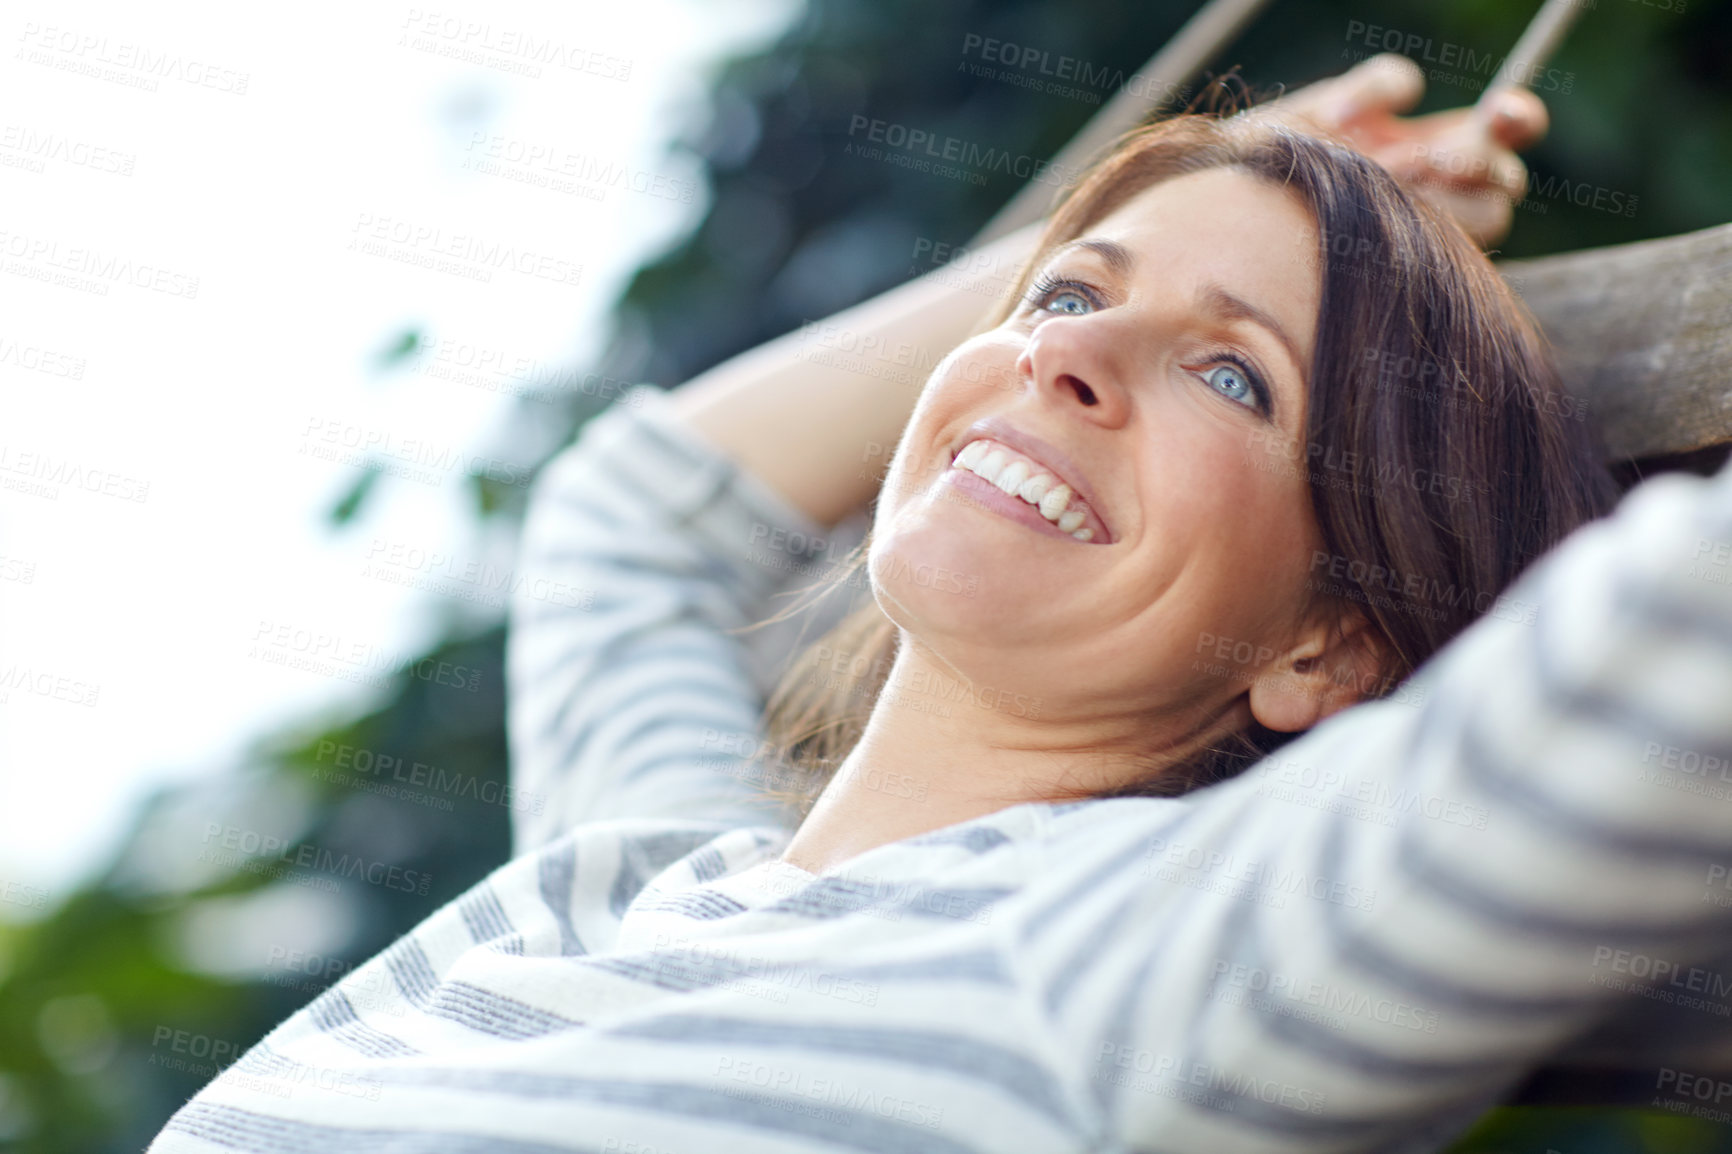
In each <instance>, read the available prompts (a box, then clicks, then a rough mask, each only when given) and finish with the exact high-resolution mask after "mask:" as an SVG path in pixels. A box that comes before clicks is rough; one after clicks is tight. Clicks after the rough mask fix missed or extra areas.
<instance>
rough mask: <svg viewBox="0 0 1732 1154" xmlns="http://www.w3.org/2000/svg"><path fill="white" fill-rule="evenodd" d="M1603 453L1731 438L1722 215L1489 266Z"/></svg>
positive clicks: (1730, 275) (1727, 269) (1728, 238)
mask: <svg viewBox="0 0 1732 1154" xmlns="http://www.w3.org/2000/svg"><path fill="white" fill-rule="evenodd" d="M1498 271H1499V272H1501V273H1503V274H1504V277H1505V279H1507V280H1508V281H1509V282H1510V284H1511V286H1512V287H1514V288H1515V289H1516V291H1517V292H1518V293H1520V294H1521V296H1522V298H1523V299H1524V300H1525V301H1526V302H1527V304H1528V307H1529V308H1530V309H1532V310H1533V313H1534V316H1535V317H1536V318H1538V320H1539V322H1540V325H1541V327H1542V328H1544V329H1545V332H1546V336H1547V337H1548V338H1550V340H1551V342H1552V345H1553V347H1554V349H1555V351H1556V355H1557V360H1558V367H1559V370H1560V371H1561V372H1562V373H1563V378H1564V387H1565V388H1566V389H1568V390H1569V391H1570V393H1572V394H1573V395H1575V396H1577V397H1579V398H1582V399H1584V400H1586V402H1587V407H1588V418H1589V420H1591V421H1595V422H1597V423H1598V424H1599V426H1600V428H1601V429H1602V430H1603V432H1604V435H1605V444H1606V450H1607V453H1608V456H1609V458H1610V459H1611V460H1614V461H1617V460H1627V459H1633V458H1650V457H1658V456H1663V455H1668V454H1674V453H1683V452H1688V451H1690V450H1693V449H1699V448H1702V447H1704V446H1708V445H1714V444H1718V443H1721V442H1726V441H1732V224H1728V225H1721V226H1720V227H1718V228H1710V229H1704V230H1703V231H1701V232H1693V233H1686V234H1684V235H1683V236H1673V237H1667V238H1665V239H1663V240H1650V241H1642V242H1640V243H1638V244H1625V245H1616V246H1614V247H1611V248H1599V249H1586V250H1584V251H1582V252H1572V253H1565V254H1563V255H1560V256H1550V257H1544V258H1541V259H1538V260H1526V261H1504V262H1501V263H1500V264H1499V265H1498Z"/></svg>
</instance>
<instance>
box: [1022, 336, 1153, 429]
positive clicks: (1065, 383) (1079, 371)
mask: <svg viewBox="0 0 1732 1154" xmlns="http://www.w3.org/2000/svg"><path fill="white" fill-rule="evenodd" d="M1110 316H1111V312H1110V310H1107V311H1102V312H1099V313H1089V314H1087V315H1085V316H1077V317H1052V318H1050V319H1048V320H1044V321H1042V322H1041V323H1040V324H1039V325H1038V326H1036V328H1035V330H1034V332H1033V333H1031V334H1030V335H1029V338H1028V343H1027V344H1026V345H1024V346H1023V350H1022V353H1021V354H1020V355H1019V356H1018V357H1017V358H1016V371H1017V375H1018V379H1019V380H1022V381H1025V382H1031V383H1032V387H1033V389H1034V391H1035V392H1037V393H1039V394H1041V396H1042V397H1043V398H1046V399H1049V400H1052V401H1056V402H1058V403H1060V404H1066V405H1073V406H1076V407H1077V411H1078V412H1079V413H1080V414H1081V415H1083V416H1086V417H1088V418H1089V419H1090V420H1093V421H1097V422H1099V423H1100V424H1102V425H1106V426H1109V427H1116V426H1118V425H1122V424H1123V423H1124V422H1125V421H1126V420H1127V419H1128V417H1129V415H1130V398H1129V396H1128V395H1127V393H1126V391H1125V386H1124V381H1123V378H1122V376H1121V375H1120V372H1119V370H1118V367H1117V366H1116V365H1115V364H1114V363H1113V360H1112V356H1111V353H1110V351H1109V350H1110V349H1111V347H1112V346H1111V342H1110V341H1109V340H1108V335H1109V334H1108V333H1107V332H1106V322H1107V320H1108V319H1109V318H1110Z"/></svg>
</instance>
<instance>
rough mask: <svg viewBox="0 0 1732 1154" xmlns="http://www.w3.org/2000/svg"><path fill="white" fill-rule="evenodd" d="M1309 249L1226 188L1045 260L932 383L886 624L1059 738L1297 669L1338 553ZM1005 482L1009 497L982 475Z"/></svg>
mask: <svg viewBox="0 0 1732 1154" xmlns="http://www.w3.org/2000/svg"><path fill="white" fill-rule="evenodd" d="M1317 243H1318V234H1317V227H1316V225H1315V223H1314V222H1313V221H1312V219H1311V217H1310V214H1309V213H1308V211H1307V210H1306V209H1305V207H1304V205H1303V204H1302V203H1301V202H1300V201H1299V199H1298V198H1297V197H1296V196H1295V195H1293V194H1291V193H1289V192H1286V191H1284V190H1282V189H1280V188H1277V187H1275V186H1273V185H1271V184H1268V183H1266V182H1264V181H1262V180H1259V179H1257V178H1254V177H1252V176H1250V175H1249V174H1247V173H1245V172H1244V171H1242V170H1238V169H1213V170H1208V171H1205V172H1200V173H1194V174H1190V175H1186V176H1181V177H1175V178H1173V179H1170V180H1167V181H1164V182H1162V183H1160V184H1157V185H1155V186H1152V187H1150V188H1148V189H1145V190H1143V191H1142V192H1141V193H1139V194H1137V195H1136V196H1135V197H1134V198H1133V199H1131V200H1130V201H1128V202H1127V203H1126V204H1124V205H1123V206H1122V207H1120V208H1119V209H1118V210H1116V211H1115V212H1113V213H1112V214H1111V215H1110V216H1108V217H1106V218H1104V219H1103V220H1101V221H1099V222H1097V223H1096V224H1095V225H1094V226H1092V227H1091V228H1089V229H1087V230H1086V231H1085V233H1084V235H1083V236H1082V237H1080V238H1078V241H1073V242H1071V243H1070V244H1068V245H1061V246H1059V247H1058V249H1057V250H1056V251H1055V253H1054V254H1052V255H1050V256H1048V257H1046V258H1045V259H1044V260H1043V261H1042V262H1041V264H1040V266H1039V267H1038V268H1037V269H1036V274H1035V277H1034V279H1033V281H1032V285H1033V287H1032V288H1031V290H1030V295H1029V297H1027V298H1025V299H1024V300H1023V301H1021V302H1019V303H1018V304H1017V306H1016V308H1015V310H1014V311H1013V312H1012V314H1011V316H1010V317H1009V319H1007V320H1006V321H1005V322H1004V323H1003V324H1002V325H1000V326H998V327H997V328H995V329H992V330H991V331H989V332H986V333H983V334H981V335H980V336H977V337H974V338H972V339H970V340H968V341H967V342H965V343H964V344H962V345H961V346H959V347H958V348H957V349H956V350H955V351H954V352H953V353H952V354H951V355H950V356H948V357H947V358H945V359H944V361H943V362H941V363H940V364H939V365H938V366H937V367H936V368H935V369H934V370H933V373H932V375H931V378H930V379H929V380H928V381H927V384H926V387H925V390H924V391H923V392H922V394H921V397H920V400H919V403H918V404H917V406H916V408H915V411H914V414H913V416H912V418H911V420H910V423H909V426H908V428H907V430H906V432H905V434H904V437H903V440H902V442H901V444H900V445H899V447H898V450H897V454H896V457H895V460H894V462H893V464H892V466H891V470H890V473H889V475H888V476H887V478H886V481H885V486H884V492H883V496H882V497H881V499H880V502H879V505H878V507H877V511H876V517H875V525H874V539H873V547H872V551H871V556H870V571H871V575H872V580H873V586H874V589H875V591H876V593H877V597H878V601H879V604H880V605H881V606H882V607H883V609H884V610H885V612H886V613H887V614H888V615H889V616H890V618H891V619H892V620H893V621H895V622H896V624H897V625H899V626H900V627H901V628H903V629H904V630H906V631H907V632H908V633H909V634H910V635H911V637H912V638H913V640H914V641H915V642H916V643H917V644H918V646H919V647H921V648H924V649H928V650H930V651H931V652H933V653H935V654H936V655H937V656H938V658H939V659H940V662H941V664H947V665H949V666H950V667H951V670H952V673H951V675H954V674H955V673H961V674H966V676H967V677H968V678H970V679H972V680H973V681H974V682H975V683H976V685H977V686H984V687H987V688H989V689H991V690H994V691H998V692H1001V693H1014V694H1020V695H1023V696H1024V698H1025V699H1026V698H1028V697H1033V698H1038V699H1039V700H1040V701H1041V703H1042V704H1041V706H1040V710H1041V716H1042V717H1052V718H1057V717H1060V716H1065V717H1070V718H1073V719H1089V718H1096V717H1100V718H1105V717H1114V716H1126V715H1144V716H1146V715H1148V714H1149V713H1150V712H1151V711H1161V710H1171V709H1190V710H1199V709H1201V710H1203V711H1205V712H1207V711H1210V710H1217V709H1219V708H1221V707H1223V704H1224V703H1226V702H1228V701H1230V700H1231V699H1232V698H1234V697H1236V696H1237V695H1239V694H1242V693H1243V692H1244V690H1245V689H1246V688H1247V687H1248V678H1250V677H1251V676H1252V675H1254V674H1255V673H1256V672H1257V671H1258V669H1259V668H1260V667H1265V666H1270V663H1272V662H1274V661H1275V660H1276V658H1277V657H1278V655H1280V654H1282V653H1284V652H1286V651H1287V650H1288V649H1290V648H1292V646H1293V645H1294V643H1295V640H1296V638H1297V636H1298V634H1299V629H1300V626H1301V624H1302V623H1303V622H1302V619H1303V618H1304V616H1305V612H1306V607H1307V606H1308V605H1309V604H1310V600H1309V598H1308V596H1307V590H1306V580H1307V575H1308V572H1309V567H1310V564H1311V559H1312V553H1313V550H1315V549H1318V548H1320V536H1319V534H1318V530H1317V527H1316V522H1315V518H1314V516H1313V514H1312V511H1311V499H1310V494H1309V491H1308V489H1307V486H1306V480H1305V476H1304V470H1303V469H1302V468H1298V467H1295V466H1294V465H1292V464H1291V463H1290V458H1289V457H1288V456H1287V455H1286V453H1285V451H1284V447H1285V446H1287V445H1289V444H1293V443H1298V442H1301V441H1303V439H1304V430H1305V408H1306V378H1307V375H1308V373H1309V371H1310V366H1311V357H1312V347H1313V341H1314V334H1315V330H1316V326H1317V310H1318V300H1319V295H1320V291H1321V286H1320V281H1321V273H1320V271H1319V269H1318V265H1317V262H1316V261H1308V260H1302V259H1295V257H1294V255H1293V254H1304V253H1313V252H1315V251H1316V250H1317ZM977 441H983V442H986V444H984V445H983V446H982V447H980V448H975V449H968V446H969V445H970V444H971V443H973V442H977ZM965 449H968V451H967V453H965V454H963V456H962V459H961V461H960V462H958V461H957V460H956V458H957V457H958V454H959V453H963V450H965ZM970 465H972V468H970V467H967V466H970ZM995 467H996V468H997V469H1006V468H1008V469H1011V470H1012V472H1011V473H1010V474H1009V475H1008V476H1007V475H1005V474H1004V473H1003V472H998V473H997V478H998V483H997V484H993V483H989V482H988V481H986V480H985V479H983V478H982V476H980V475H979V473H978V472H977V470H984V471H985V472H988V473H992V472H994V470H995ZM1042 477H1045V478H1046V479H1047V480H1046V481H1042V480H1041V479H1040V478H1042ZM1061 485H1062V486H1064V487H1065V490H1068V491H1069V493H1071V494H1074V495H1075V496H1073V497H1072V498H1071V499H1070V500H1069V501H1068V502H1067V501H1066V500H1065V490H1058V487H1059V486H1061ZM1006 488H1009V489H1011V490H1012V492H1010V493H1006V492H1005V491H1004V490H1005V489H1006ZM1043 490H1044V493H1043ZM1054 490H1058V491H1057V492H1055V491H1054ZM1079 499H1080V500H1081V504H1078V500H1079ZM1036 501H1040V502H1042V503H1041V504H1039V505H1037V504H1036V503H1035V502H1036ZM1066 513H1068V514H1069V515H1068V516H1066V515H1065V514H1066ZM1054 517H1057V518H1058V522H1057V524H1054V523H1053V518H1054ZM1079 533H1080V534H1081V536H1082V537H1085V538H1089V539H1087V540H1084V539H1079V537H1078V535H1077V534H1079ZM1223 653H1226V654H1230V655H1233V656H1229V657H1228V658H1227V659H1226V660H1225V661H1223V660H1222V657H1221V656H1220V655H1221V654H1223ZM1234 656H1236V657H1238V658H1240V660H1234ZM1247 657H1248V658H1249V659H1248V660H1246V659H1245V658H1247ZM1223 666H1225V667H1226V669H1225V670H1223V668H1222V667H1223ZM1270 667H1272V666H1270Z"/></svg>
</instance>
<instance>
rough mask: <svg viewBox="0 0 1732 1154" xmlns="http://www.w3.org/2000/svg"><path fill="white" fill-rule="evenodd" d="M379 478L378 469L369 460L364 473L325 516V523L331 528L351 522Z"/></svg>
mask: <svg viewBox="0 0 1732 1154" xmlns="http://www.w3.org/2000/svg"><path fill="white" fill-rule="evenodd" d="M380 476H381V472H380V469H379V467H378V466H377V465H376V464H374V463H373V462H372V461H371V460H369V461H368V464H367V469H366V471H365V472H363V473H362V474H361V476H360V478H359V479H357V480H356V481H355V483H354V484H353V485H351V486H349V491H348V492H347V493H344V494H343V496H342V497H341V498H340V499H339V500H338V501H337V503H336V504H335V505H332V506H331V511H330V512H329V513H326V514H325V519H326V521H328V522H329V523H330V524H331V525H333V526H342V525H347V524H348V523H349V522H350V521H353V520H354V519H355V515H356V514H357V513H359V512H360V511H361V506H362V505H363V504H364V503H365V502H366V500H367V497H368V496H369V495H370V494H371V493H372V492H373V486H375V485H377V484H378V483H379V477H380Z"/></svg>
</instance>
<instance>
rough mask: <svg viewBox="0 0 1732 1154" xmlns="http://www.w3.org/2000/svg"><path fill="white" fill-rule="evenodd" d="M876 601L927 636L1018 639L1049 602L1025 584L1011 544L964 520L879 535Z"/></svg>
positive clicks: (939, 520) (928, 519)
mask: <svg viewBox="0 0 1732 1154" xmlns="http://www.w3.org/2000/svg"><path fill="white" fill-rule="evenodd" d="M867 570H868V572H869V573H870V574H871V578H872V591H873V596H874V597H875V598H876V599H877V601H878V605H879V607H880V608H881V609H883V610H884V614H885V616H887V617H889V618H890V619H891V620H892V621H894V622H895V623H896V624H897V625H899V626H901V627H902V628H904V629H908V630H910V631H912V632H915V633H917V634H919V635H921V636H923V637H936V636H939V635H945V634H950V635H959V636H961V637H964V638H967V637H979V636H981V632H980V631H981V630H989V631H990V635H991V636H992V637H993V638H994V639H995V640H999V641H1002V640H1008V639H1013V638H1014V635H1015V633H1016V632H1017V629H1016V627H1017V626H1021V625H1026V624H1028V623H1030V622H1031V621H1032V620H1034V618H1033V616H1032V615H1033V614H1036V613H1038V612H1039V611H1040V610H1041V609H1042V608H1043V607H1044V608H1048V609H1050V608H1051V607H1052V602H1051V599H1050V598H1047V597H1044V596H1042V595H1041V592H1040V589H1039V588H1037V586H1038V585H1039V583H1038V582H1033V581H1024V580H1021V579H1019V576H1018V570H1017V559H1016V557H1015V555H1014V552H1013V551H1012V550H1011V549H1009V548H1007V547H1006V545H1005V543H1004V542H1002V541H1000V540H997V539H994V538H993V537H989V533H988V531H985V530H984V529H983V527H982V526H979V525H972V526H971V525H969V524H968V523H967V521H966V520H965V519H964V517H958V516H942V517H932V516H922V517H919V518H918V519H916V520H914V522H913V523H909V521H908V520H907V519H902V520H901V521H900V523H899V524H897V525H896V526H895V527H894V528H892V529H891V530H890V531H889V532H888V533H886V534H884V535H883V536H879V535H877V534H874V537H873V542H872V551H871V553H870V555H869V556H868V558H867Z"/></svg>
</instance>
